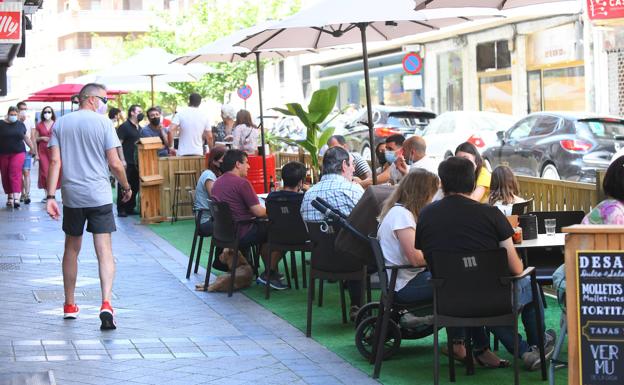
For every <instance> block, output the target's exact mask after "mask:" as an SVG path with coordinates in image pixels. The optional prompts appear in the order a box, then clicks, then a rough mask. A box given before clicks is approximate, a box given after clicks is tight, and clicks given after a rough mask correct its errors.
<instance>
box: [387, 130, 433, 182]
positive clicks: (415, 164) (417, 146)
mask: <svg viewBox="0 0 624 385" xmlns="http://www.w3.org/2000/svg"><path fill="white" fill-rule="evenodd" d="M396 166H397V170H399V171H400V172H401V174H403V175H406V174H407V173H408V172H409V170H411V169H414V168H422V169H425V170H427V171H429V172H432V173H434V174H436V175H438V165H437V163H436V161H435V160H434V159H433V158H432V157H430V156H428V155H427V143H425V139H423V138H422V136H417V135H414V136H412V137H411V138H409V139H407V140H405V142H404V143H403V151H402V154H401V155H399V156H398V157H397V161H396Z"/></svg>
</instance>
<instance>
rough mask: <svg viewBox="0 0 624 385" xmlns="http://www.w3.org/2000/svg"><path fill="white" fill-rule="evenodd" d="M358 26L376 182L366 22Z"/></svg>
mask: <svg viewBox="0 0 624 385" xmlns="http://www.w3.org/2000/svg"><path fill="white" fill-rule="evenodd" d="M357 26H358V28H359V29H360V33H361V36H362V60H363V63H364V86H365V88H366V115H367V120H368V140H369V142H370V154H371V171H372V173H373V184H377V173H376V172H375V150H374V148H375V133H374V132H373V109H372V105H371V90H370V76H369V73H368V48H367V46H366V27H368V23H358V25H357Z"/></svg>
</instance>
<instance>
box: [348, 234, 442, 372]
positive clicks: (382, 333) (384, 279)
mask: <svg viewBox="0 0 624 385" xmlns="http://www.w3.org/2000/svg"><path fill="white" fill-rule="evenodd" d="M368 239H369V242H370V245H371V248H372V250H373V255H374V257H375V262H376V264H377V271H378V272H379V286H380V289H381V297H380V300H379V302H380V306H379V313H378V314H377V316H376V318H377V319H376V322H375V330H374V332H373V354H372V355H371V357H370V362H371V363H373V362H374V363H375V367H374V369H373V378H379V374H380V372H381V363H382V361H383V360H384V358H386V356H388V355H389V353H391V351H386V348H387V347H388V346H390V349H398V347H399V345H400V343H401V339H402V336H401V329H400V328H399V327H398V325H396V322H395V321H396V320H398V318H400V315H399V312H400V311H406V310H407V309H410V310H414V309H415V308H428V309H431V301H423V302H417V303H398V302H396V301H395V299H394V293H395V291H394V288H395V286H396V280H397V276H398V272H399V270H401V269H413V268H414V266H412V265H386V261H385V258H384V256H383V252H382V250H381V245H380V244H379V240H377V238H375V237H368ZM388 272H390V281H388ZM429 314H430V313H429ZM371 321H372V320H371ZM365 322H366V320H363V321H362V323H365ZM389 325H392V328H391V330H392V335H390V336H388V329H389ZM358 329H360V326H358ZM431 329H432V328H431V327H425V328H421V329H420V330H412V331H411V334H412V335H410V336H409V337H410V339H416V338H421V337H425V336H428V335H430V334H431ZM397 331H398V333H397ZM357 334H358V333H357V332H356V338H357ZM397 334H398V335H397ZM388 339H390V340H391V341H390V342H389V341H388Z"/></svg>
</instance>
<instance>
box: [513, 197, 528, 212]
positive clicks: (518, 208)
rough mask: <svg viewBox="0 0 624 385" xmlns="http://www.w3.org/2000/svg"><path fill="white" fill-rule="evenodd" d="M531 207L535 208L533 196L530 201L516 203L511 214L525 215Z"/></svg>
mask: <svg viewBox="0 0 624 385" xmlns="http://www.w3.org/2000/svg"><path fill="white" fill-rule="evenodd" d="M531 209H533V198H531V199H529V200H528V201H524V202H520V203H514V204H513V205H512V206H511V215H524V214H526V213H527V212H528V211H529V210H531Z"/></svg>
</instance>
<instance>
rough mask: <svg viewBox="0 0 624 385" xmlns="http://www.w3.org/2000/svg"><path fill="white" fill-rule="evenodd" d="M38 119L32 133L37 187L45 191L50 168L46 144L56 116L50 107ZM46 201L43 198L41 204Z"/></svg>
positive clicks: (48, 151)
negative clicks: (35, 148) (35, 155)
mask: <svg viewBox="0 0 624 385" xmlns="http://www.w3.org/2000/svg"><path fill="white" fill-rule="evenodd" d="M40 117H41V119H40V120H39V123H37V125H36V126H35V131H34V134H35V143H36V145H37V154H38V155H39V178H38V180H37V187H38V188H40V189H44V190H45V189H46V188H47V187H48V168H49V167H50V149H48V142H50V138H51V137H52V130H53V129H54V123H55V122H56V115H55V114H54V110H53V109H52V107H50V106H45V107H43V109H42V110H41V114H40ZM59 182H60V180H59ZM59 187H60V184H57V186H56V188H59ZM46 201H47V199H46V198H43V200H42V202H43V203H45V202H46Z"/></svg>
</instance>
